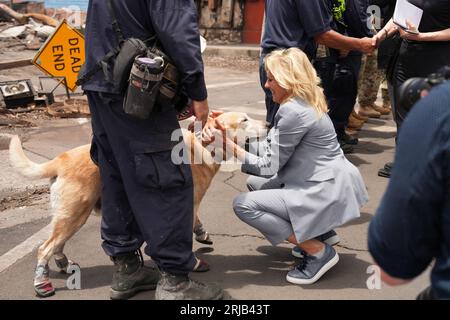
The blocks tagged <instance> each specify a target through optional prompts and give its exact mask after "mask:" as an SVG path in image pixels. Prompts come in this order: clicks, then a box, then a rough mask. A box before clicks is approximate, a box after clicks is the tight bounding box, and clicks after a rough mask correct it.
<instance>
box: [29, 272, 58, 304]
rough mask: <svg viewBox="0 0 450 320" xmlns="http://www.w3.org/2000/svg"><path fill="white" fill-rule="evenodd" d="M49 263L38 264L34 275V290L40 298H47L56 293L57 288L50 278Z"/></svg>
mask: <svg viewBox="0 0 450 320" xmlns="http://www.w3.org/2000/svg"><path fill="white" fill-rule="evenodd" d="M49 272H50V270H49V268H48V265H46V266H44V265H38V266H37V267H36V271H35V276H34V291H35V292H36V295H37V296H38V297H40V298H47V297H50V296H52V295H54V294H55V288H53V285H52V283H51V282H50V279H49Z"/></svg>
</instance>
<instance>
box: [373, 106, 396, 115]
mask: <svg viewBox="0 0 450 320" xmlns="http://www.w3.org/2000/svg"><path fill="white" fill-rule="evenodd" d="M372 108H373V109H374V110H375V111H378V112H379V113H380V114H381V115H382V116H386V115H388V114H390V113H391V109H390V108H385V107H379V106H377V105H373V106H372Z"/></svg>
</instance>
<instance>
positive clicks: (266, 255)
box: [0, 67, 429, 300]
mask: <svg viewBox="0 0 450 320" xmlns="http://www.w3.org/2000/svg"><path fill="white" fill-rule="evenodd" d="M28 68H30V67H28ZM28 70H29V69H28ZM22 76H23V75H22ZM206 79H207V84H208V87H209V102H210V107H211V109H221V110H225V111H229V110H234V111H242V112H246V113H248V114H249V115H250V116H252V117H254V118H257V119H263V117H264V114H265V106H264V102H263V100H264V97H263V93H262V91H261V88H260V87H259V77H258V74H257V69H255V70H254V71H251V72H249V71H248V70H238V69H233V70H231V69H226V68H215V67H207V68H206ZM21 132H22V131H21ZM26 133H27V136H28V137H29V139H28V140H27V141H26V142H25V144H24V145H25V148H26V152H27V155H28V156H30V158H32V159H34V160H36V161H46V160H47V159H50V158H52V157H54V156H56V155H57V154H58V153H60V152H63V151H65V150H67V149H69V148H72V147H75V146H79V145H82V144H85V143H89V139H90V134H91V131H90V123H89V122H86V121H85V120H83V119H82V120H78V119H72V120H52V121H42V122H41V123H40V126H39V127H37V128H31V129H29V130H26ZM394 136H395V125H394V123H393V121H392V120H391V119H390V117H385V118H382V119H377V120H374V119H371V120H370V121H369V122H368V123H367V124H366V125H365V127H364V129H363V130H362V131H361V132H360V143H359V145H358V146H356V148H355V153H354V154H352V155H349V156H348V158H349V160H350V161H351V162H352V163H354V164H355V165H356V166H357V167H358V168H359V170H360V171H361V173H362V175H363V177H364V180H365V182H366V185H367V187H368V191H369V195H370V201H369V203H368V204H367V205H366V206H365V207H364V208H363V209H362V211H361V217H360V218H359V219H357V220H354V221H352V222H351V223H350V224H348V225H346V226H344V227H342V228H339V229H337V232H338V234H339V236H340V237H341V239H342V240H341V243H340V244H339V245H338V246H337V247H336V249H337V251H338V253H339V255H340V261H339V263H338V264H337V265H336V267H335V268H333V269H332V270H331V271H330V272H328V273H327V274H326V275H325V276H324V277H323V278H322V279H321V280H320V281H318V282H317V283H316V284H313V285H309V286H296V285H292V284H290V283H288V282H286V280H285V276H286V273H287V272H288V271H289V269H290V268H291V266H293V264H294V262H295V260H294V259H293V258H292V257H291V255H290V248H291V246H290V245H288V244H283V245H281V246H279V247H271V246H270V244H269V243H268V242H267V241H266V240H265V239H264V238H263V237H262V236H261V235H260V234H259V233H258V232H257V231H255V230H253V229H252V228H250V227H248V226H247V225H245V224H244V223H243V222H241V221H240V220H239V219H238V218H237V217H236V216H235V215H234V213H233V210H232V206H231V205H232V200H233V198H234V197H235V196H236V195H238V194H239V193H240V192H243V191H245V180H246V176H245V175H244V174H242V173H240V172H219V173H218V174H217V176H216V177H215V179H214V181H213V183H212V186H211V188H210V190H209V191H208V193H207V195H206V197H205V199H204V201H203V203H202V205H201V208H200V215H201V218H202V220H203V223H204V225H205V227H206V228H207V230H208V231H209V232H210V233H211V235H212V238H213V240H214V245H213V246H204V245H201V244H198V243H195V244H194V250H195V251H196V253H197V254H198V256H200V257H201V258H203V259H205V260H206V261H208V262H209V263H210V264H211V270H210V271H209V272H207V273H203V274H192V277H193V278H195V279H198V280H201V281H215V282H219V283H220V284H221V285H222V286H223V288H224V289H225V290H226V292H227V294H228V295H229V297H230V298H232V299H239V300H240V299H250V300H271V299H286V300H291V299H294V300H309V299H343V300H349V299H350V300H351V299H355V300H359V299H414V298H415V296H416V294H417V293H418V292H419V291H420V290H422V289H423V288H424V287H425V286H426V285H427V283H428V281H429V280H428V278H429V272H426V273H424V274H423V275H422V276H421V277H419V278H418V279H416V280H415V281H414V282H412V283H410V284H409V285H406V286H402V287H388V286H386V285H384V284H383V285H381V287H377V281H376V279H375V278H373V277H372V278H371V276H373V275H374V274H373V273H371V270H372V269H371V268H370V267H371V266H372V264H373V262H372V259H371V257H370V254H369V252H368V250H367V228H368V224H369V222H370V220H371V218H372V216H373V214H374V212H375V211H376V208H377V207H378V205H379V202H380V199H381V197H382V195H383V192H384V190H385V188H386V186H387V183H388V180H387V179H385V178H380V177H378V176H377V171H378V169H379V168H380V167H382V166H383V165H384V163H385V162H387V161H390V160H391V159H392V158H393V155H394ZM0 149H1V148H0ZM0 186H1V187H0V200H1V201H0V204H1V206H0V299H37V298H36V297H35V294H34V291H33V276H34V267H35V263H36V248H37V247H38V245H39V244H40V243H42V241H43V240H45V239H46V237H47V235H48V231H49V227H48V224H49V222H50V219H51V212H50V210H49V204H48V201H49V199H48V193H47V192H46V189H45V188H46V186H47V181H29V180H27V179H24V178H22V177H20V176H19V175H17V174H16V173H15V172H14V171H13V170H12V168H11V167H10V165H9V160H8V155H7V151H6V150H0ZM36 189H38V190H40V192H39V191H38V192H36ZM99 231H100V217H98V216H92V217H90V219H89V220H88V222H87V223H86V225H85V226H84V227H83V228H82V229H81V230H80V231H79V232H78V233H77V234H76V235H75V236H74V237H73V238H72V239H71V240H70V241H69V242H68V243H67V245H66V250H65V251H66V254H67V255H68V257H69V258H70V259H72V260H74V261H76V262H77V263H79V265H80V266H81V290H69V289H68V288H67V285H66V284H67V283H66V280H67V278H68V276H67V275H63V274H59V273H57V272H56V271H55V264H54V262H53V261H52V262H51V264H50V267H51V273H50V276H51V278H52V279H53V280H54V281H53V285H54V286H55V287H56V289H57V292H56V295H55V296H53V297H51V298H49V299H70V300H76V299H89V300H91V299H108V290H109V284H110V281H111V276H112V272H113V266H112V263H111V261H110V260H109V258H108V257H107V256H106V255H105V254H104V253H103V251H102V249H101V246H100V245H101V240H100V233H99ZM149 263H150V262H149ZM374 279H375V280H374ZM368 283H369V284H372V286H369V287H371V288H370V289H369V288H368ZM373 284H374V286H373ZM373 287H375V288H373ZM135 299H150V300H151V299H154V294H153V293H152V292H147V293H141V294H138V295H137V296H136V297H135Z"/></svg>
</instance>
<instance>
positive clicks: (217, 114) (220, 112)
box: [209, 110, 224, 119]
mask: <svg viewBox="0 0 450 320" xmlns="http://www.w3.org/2000/svg"><path fill="white" fill-rule="evenodd" d="M223 114H224V112H223V111H219V110H214V111H211V114H210V115H209V116H210V117H211V118H213V119H215V118H217V117H220V116H221V115H223Z"/></svg>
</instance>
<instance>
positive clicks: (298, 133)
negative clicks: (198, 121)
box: [206, 48, 368, 285]
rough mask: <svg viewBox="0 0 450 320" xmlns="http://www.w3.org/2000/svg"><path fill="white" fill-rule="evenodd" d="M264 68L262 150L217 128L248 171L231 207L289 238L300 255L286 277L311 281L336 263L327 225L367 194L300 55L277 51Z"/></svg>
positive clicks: (351, 214)
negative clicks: (267, 120)
mask: <svg viewBox="0 0 450 320" xmlns="http://www.w3.org/2000/svg"><path fill="white" fill-rule="evenodd" d="M265 68H266V71H267V75H268V80H267V82H266V84H265V86H266V88H267V89H270V90H271V92H272V96H273V100H274V102H276V103H279V104H280V105H281V106H280V108H279V110H278V112H277V114H276V116H275V124H274V127H273V128H272V129H271V130H270V131H269V133H268V136H267V139H266V140H265V142H264V146H263V148H260V150H264V152H263V154H262V155H261V156H257V155H254V154H251V153H249V152H246V151H245V150H244V149H243V148H241V147H240V146H238V145H237V144H235V143H234V142H233V141H232V140H231V139H229V138H226V135H225V132H224V131H222V133H221V134H222V135H223V137H224V139H225V142H224V143H226V147H227V150H230V151H232V152H233V154H234V155H235V156H236V157H237V158H238V159H239V160H240V161H242V163H243V165H242V171H243V172H245V173H248V174H250V175H252V176H251V177H249V179H248V181H247V186H248V189H249V190H250V192H247V193H242V194H240V195H239V196H237V197H236V198H235V199H234V203H233V208H234V212H235V213H236V215H237V216H238V217H239V218H240V219H241V220H242V221H244V222H245V223H247V224H249V225H250V226H252V227H254V228H256V229H257V230H259V231H260V232H261V233H262V234H263V235H264V236H265V237H266V238H267V240H268V241H270V243H271V244H272V245H274V246H276V245H278V244H280V243H282V242H283V241H285V240H287V241H289V242H290V243H292V244H294V245H295V248H294V249H293V252H292V253H293V254H294V255H295V256H297V257H302V259H301V260H300V263H299V264H298V265H297V266H296V267H295V268H293V269H292V270H291V271H289V272H288V274H287V277H286V279H287V281H289V282H291V283H294V284H300V285H302V284H312V283H314V282H316V281H317V280H318V279H319V278H320V277H321V276H322V275H323V274H324V273H325V272H327V271H328V270H329V269H331V268H332V267H333V266H334V265H335V264H336V263H337V262H338V261H339V256H338V254H337V252H336V251H335V250H334V249H333V247H332V246H331V245H330V244H335V243H336V242H337V241H339V239H338V237H337V235H336V233H334V231H333V229H334V228H336V227H339V226H341V225H343V224H345V223H347V222H349V221H350V220H352V219H355V218H357V217H359V216H360V208H361V206H362V205H364V204H365V203H366V202H367V200H368V195H367V192H366V188H365V185H364V181H363V179H362V177H361V175H360V173H359V171H358V169H357V168H356V167H355V166H354V165H353V164H351V163H350V162H349V161H348V160H347V159H346V158H345V157H344V154H343V153H342V150H341V148H340V147H339V143H338V141H337V138H336V133H335V130H334V128H333V124H332V122H331V120H330V118H329V116H328V114H327V110H328V108H327V104H326V100H325V96H324V94H323V90H322V88H321V87H320V86H319V78H318V76H317V74H316V71H315V70H314V68H313V66H312V65H311V63H310V62H309V60H308V58H307V56H306V55H305V54H304V53H303V52H302V51H301V50H299V49H297V48H290V49H285V50H276V51H273V52H272V53H271V54H269V55H268V56H267V57H266V58H265ZM218 125H220V124H219V123H218ZM223 129H224V128H223V127H222V128H221V130H223ZM215 133H217V132H215ZM212 134H214V132H211V131H210V132H209V133H207V134H206V135H207V139H208V135H209V138H210V139H211V140H212V139H213V138H211V136H212Z"/></svg>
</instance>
